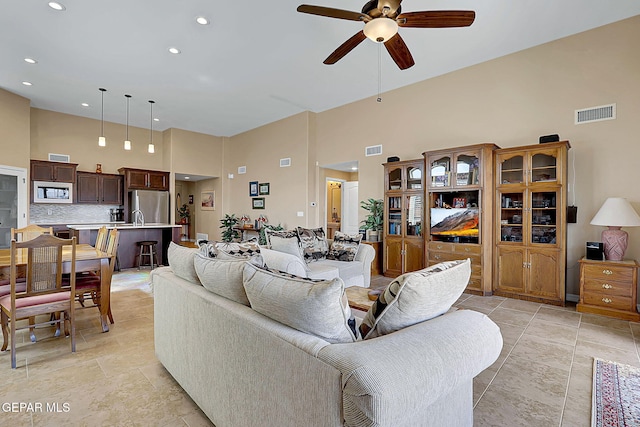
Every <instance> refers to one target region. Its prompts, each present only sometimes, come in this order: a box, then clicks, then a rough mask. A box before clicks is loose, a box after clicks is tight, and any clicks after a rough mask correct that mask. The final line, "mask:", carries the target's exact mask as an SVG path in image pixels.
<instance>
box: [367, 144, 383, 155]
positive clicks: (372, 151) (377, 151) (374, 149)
mask: <svg viewBox="0 0 640 427" xmlns="http://www.w3.org/2000/svg"><path fill="white" fill-rule="evenodd" d="M381 154H382V145H372V146H370V147H365V149H364V155H365V156H367V157H369V156H379V155H381Z"/></svg>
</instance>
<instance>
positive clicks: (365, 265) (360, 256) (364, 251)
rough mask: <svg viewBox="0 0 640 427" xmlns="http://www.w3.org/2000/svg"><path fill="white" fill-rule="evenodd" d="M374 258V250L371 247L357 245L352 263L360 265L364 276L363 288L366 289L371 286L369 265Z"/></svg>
mask: <svg viewBox="0 0 640 427" xmlns="http://www.w3.org/2000/svg"><path fill="white" fill-rule="evenodd" d="M375 257H376V250H375V249H373V247H371V246H369V245H366V244H362V243H360V245H358V252H357V253H356V257H355V259H354V261H359V262H361V263H362V274H363V275H364V287H365V288H368V287H369V285H371V263H372V262H373V259H374V258H375Z"/></svg>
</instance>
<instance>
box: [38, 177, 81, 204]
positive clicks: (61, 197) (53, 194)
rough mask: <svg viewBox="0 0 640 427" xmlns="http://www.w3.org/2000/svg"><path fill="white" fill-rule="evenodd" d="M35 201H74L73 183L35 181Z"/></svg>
mask: <svg viewBox="0 0 640 427" xmlns="http://www.w3.org/2000/svg"><path fill="white" fill-rule="evenodd" d="M33 203H73V184H72V183H70V182H43V181H33Z"/></svg>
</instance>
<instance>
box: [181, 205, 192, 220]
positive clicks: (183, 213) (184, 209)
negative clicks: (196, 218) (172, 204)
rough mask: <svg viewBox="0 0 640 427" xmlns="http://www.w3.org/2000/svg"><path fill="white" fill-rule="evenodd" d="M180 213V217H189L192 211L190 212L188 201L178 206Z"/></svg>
mask: <svg viewBox="0 0 640 427" xmlns="http://www.w3.org/2000/svg"><path fill="white" fill-rule="evenodd" d="M178 215H180V218H184V219H187V220H188V219H189V217H190V216H191V212H189V206H188V205H187V204H186V203H185V204H183V205H182V206H180V207H179V208H178Z"/></svg>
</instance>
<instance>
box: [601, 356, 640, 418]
mask: <svg viewBox="0 0 640 427" xmlns="http://www.w3.org/2000/svg"><path fill="white" fill-rule="evenodd" d="M591 426H592V427H632V426H634V427H639V426H640V368H636V367H633V366H629V365H623V364H620V363H616V362H611V361H608V360H602V359H598V358H594V359H593V394H592V402H591Z"/></svg>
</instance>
